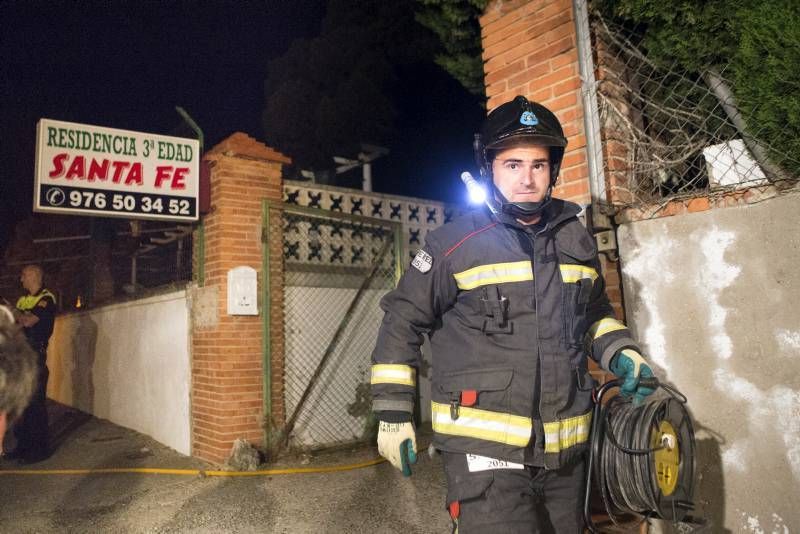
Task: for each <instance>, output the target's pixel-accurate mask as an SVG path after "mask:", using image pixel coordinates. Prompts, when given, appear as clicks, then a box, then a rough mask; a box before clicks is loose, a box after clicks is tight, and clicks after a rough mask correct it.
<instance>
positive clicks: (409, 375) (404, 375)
mask: <svg viewBox="0 0 800 534" xmlns="http://www.w3.org/2000/svg"><path fill="white" fill-rule="evenodd" d="M416 374H417V372H416V369H414V368H413V367H411V366H410V365H401V364H394V363H392V364H386V363H378V364H375V365H373V366H372V376H371V377H370V384H402V385H404V386H414V385H415V383H416Z"/></svg>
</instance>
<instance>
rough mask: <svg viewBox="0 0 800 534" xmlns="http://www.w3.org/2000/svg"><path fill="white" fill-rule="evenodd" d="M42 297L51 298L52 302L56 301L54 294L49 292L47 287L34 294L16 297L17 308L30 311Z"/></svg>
mask: <svg viewBox="0 0 800 534" xmlns="http://www.w3.org/2000/svg"><path fill="white" fill-rule="evenodd" d="M44 297H50V298H51V299H53V303H55V302H56V297H55V295H53V294H52V293H50V291H48V290H47V289H42V290H41V291H39V292H38V293H37V294H35V295H25V296H24V297H20V298H19V299H17V309H18V310H20V311H31V310H32V309H34V308H35V307H36V305H37V304H39V301H40V300H42V299H43V298H44Z"/></svg>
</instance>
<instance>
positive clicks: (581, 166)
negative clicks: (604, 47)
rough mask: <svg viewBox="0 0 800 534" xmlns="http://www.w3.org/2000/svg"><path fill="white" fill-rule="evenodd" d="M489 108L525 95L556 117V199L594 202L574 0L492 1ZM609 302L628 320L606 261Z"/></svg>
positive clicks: (485, 21) (615, 274)
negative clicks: (559, 158) (560, 133)
mask: <svg viewBox="0 0 800 534" xmlns="http://www.w3.org/2000/svg"><path fill="white" fill-rule="evenodd" d="M480 25H481V37H482V41H483V60H484V75H485V78H484V80H485V83H486V96H487V98H488V104H487V108H488V109H489V110H492V109H494V108H496V107H497V106H499V105H500V104H502V103H504V102H507V101H509V100H511V99H513V98H514V97H515V96H517V95H523V96H525V97H527V98H528V99H530V100H534V101H536V102H539V103H540V104H543V105H545V106H547V107H548V108H549V109H550V110H551V111H552V112H553V113H555V114H556V116H557V117H558V119H559V121H561V125H562V127H563V128H564V134H565V135H566V136H567V140H568V144H567V152H566V154H565V155H564V161H563V163H562V165H561V175H560V177H559V180H558V184H557V186H556V188H555V191H554V192H553V195H554V196H556V197H558V198H563V199H565V200H571V201H573V202H576V203H578V204H587V203H589V202H590V201H591V194H590V192H589V164H588V162H587V159H586V135H585V130H584V122H583V120H584V115H583V114H584V109H583V101H582V99H581V78H580V68H579V66H578V47H577V42H578V41H577V30H576V29H575V16H574V13H573V9H572V1H571V0H493V1H491V2H490V3H489V5H488V6H487V8H486V10H485V11H484V14H483V16H482V17H481V19H480ZM601 264H602V265H601V266H602V269H603V272H604V277H605V280H606V286H607V291H608V297H609V299H610V300H611V304H612V305H613V306H614V310H615V311H616V314H617V317H618V318H620V319H624V310H623V306H622V304H623V303H622V287H621V285H620V276H619V266H618V262H611V261H608V260H607V259H606V258H605V257H601Z"/></svg>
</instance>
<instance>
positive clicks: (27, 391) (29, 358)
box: [0, 306, 36, 452]
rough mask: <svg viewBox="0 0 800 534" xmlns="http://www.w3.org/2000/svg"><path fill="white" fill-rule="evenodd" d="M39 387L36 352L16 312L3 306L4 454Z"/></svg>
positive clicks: (0, 383) (0, 385)
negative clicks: (13, 429) (9, 432)
mask: <svg viewBox="0 0 800 534" xmlns="http://www.w3.org/2000/svg"><path fill="white" fill-rule="evenodd" d="M35 386H36V353H35V352H33V350H32V349H31V347H30V345H28V342H27V341H26V340H25V336H24V334H23V333H22V329H21V328H20V327H19V325H17V324H15V318H14V315H13V313H12V311H11V310H10V309H9V308H8V307H6V306H0V452H2V443H3V438H4V437H5V433H6V429H7V428H8V425H9V424H10V423H11V422H13V421H14V419H15V418H17V417H19V415H20V414H21V413H22V412H23V410H24V409H25V406H27V404H28V401H29V400H30V398H31V395H32V394H33V389H34V387H35Z"/></svg>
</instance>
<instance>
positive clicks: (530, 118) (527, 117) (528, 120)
mask: <svg viewBox="0 0 800 534" xmlns="http://www.w3.org/2000/svg"><path fill="white" fill-rule="evenodd" d="M519 122H520V124H524V125H525V126H536V125H537V124H539V119H537V118H536V115H534V114H533V111H523V112H522V116H521V117H520V118H519Z"/></svg>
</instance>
